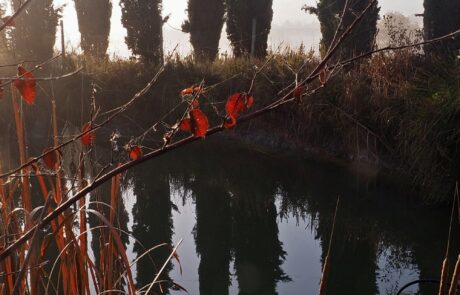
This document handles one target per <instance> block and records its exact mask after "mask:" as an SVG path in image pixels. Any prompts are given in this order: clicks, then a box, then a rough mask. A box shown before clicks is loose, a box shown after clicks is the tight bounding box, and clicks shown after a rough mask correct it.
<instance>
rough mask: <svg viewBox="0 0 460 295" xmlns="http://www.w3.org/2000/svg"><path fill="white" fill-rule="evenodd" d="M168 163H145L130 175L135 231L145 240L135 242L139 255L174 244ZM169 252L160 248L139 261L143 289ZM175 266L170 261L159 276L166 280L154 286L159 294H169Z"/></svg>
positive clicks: (139, 278) (167, 249)
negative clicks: (171, 276)
mask: <svg viewBox="0 0 460 295" xmlns="http://www.w3.org/2000/svg"><path fill="white" fill-rule="evenodd" d="M165 164H167V163H164V162H161V161H159V162H157V163H156V165H145V166H143V167H142V168H141V169H138V170H135V171H133V173H132V174H131V175H130V178H131V180H132V186H133V191H134V195H136V197H137V198H136V199H137V201H136V203H135V204H134V207H133V212H132V214H133V221H134V225H133V229H132V232H133V235H134V236H135V237H136V238H137V239H138V240H139V241H140V243H141V244H139V243H136V244H135V245H134V252H135V253H136V254H137V256H140V255H142V254H143V253H144V252H145V251H146V250H147V249H150V248H152V247H154V246H156V245H159V244H162V243H167V244H171V236H172V234H173V223H172V219H171V216H172V215H171V214H172V213H171V210H172V207H173V206H172V202H171V200H170V187H169V175H168V173H166V168H167V166H166V165H165ZM169 253H170V249H169V248H168V247H160V248H158V249H156V250H155V251H152V252H151V254H150V255H149V256H147V257H146V258H143V259H141V260H140V261H139V262H138V263H137V278H136V280H137V284H138V287H139V288H141V287H143V286H146V285H148V284H150V283H151V282H152V281H153V279H154V277H155V275H156V274H157V272H158V271H159V270H160V269H161V267H162V266H163V264H164V263H165V261H166V260H167V258H168V256H169ZM171 268H172V265H171V263H168V264H167V266H166V267H165V269H164V270H163V272H162V273H161V275H160V277H159V280H160V281H164V282H165V283H161V284H157V285H156V286H155V288H154V289H153V290H154V292H155V293H161V292H163V293H165V294H169V288H170V287H171V284H169V283H167V282H168V281H171V279H170V277H169V272H170V270H171Z"/></svg>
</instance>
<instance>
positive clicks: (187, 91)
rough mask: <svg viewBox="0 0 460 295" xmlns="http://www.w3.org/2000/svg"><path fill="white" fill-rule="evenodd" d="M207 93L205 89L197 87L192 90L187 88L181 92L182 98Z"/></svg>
mask: <svg viewBox="0 0 460 295" xmlns="http://www.w3.org/2000/svg"><path fill="white" fill-rule="evenodd" d="M204 92H205V90H204V88H203V87H200V86H197V87H190V88H185V89H184V90H182V91H181V92H180V94H181V95H182V96H185V95H200V94H203V93H204Z"/></svg>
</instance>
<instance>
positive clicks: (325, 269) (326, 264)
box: [318, 196, 340, 295]
mask: <svg viewBox="0 0 460 295" xmlns="http://www.w3.org/2000/svg"><path fill="white" fill-rule="evenodd" d="M339 202H340V196H339V197H338V198H337V203H336V205H335V212H334V218H333V219H332V229H331V236H330V237H329V246H328V248H327V254H326V258H325V259H324V266H323V271H322V273H321V280H320V283H319V291H318V295H324V294H325V292H326V291H325V290H326V285H327V279H328V277H329V271H330V265H329V264H330V263H329V256H330V254H331V249H332V239H333V237H334V230H335V221H336V218H337V211H339Z"/></svg>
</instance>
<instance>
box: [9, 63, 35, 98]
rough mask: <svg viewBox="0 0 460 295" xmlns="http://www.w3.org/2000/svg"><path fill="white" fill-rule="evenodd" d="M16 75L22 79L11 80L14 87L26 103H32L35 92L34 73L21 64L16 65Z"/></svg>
mask: <svg viewBox="0 0 460 295" xmlns="http://www.w3.org/2000/svg"><path fill="white" fill-rule="evenodd" d="M18 76H19V78H22V79H15V80H13V85H14V87H16V88H17V89H18V90H19V92H20V93H21V96H22V97H23V98H24V100H25V101H26V102H27V103H28V104H33V103H34V100H35V96H36V94H37V92H36V89H35V77H34V75H33V74H32V73H31V72H28V71H27V70H26V69H25V68H24V67H23V66H18Z"/></svg>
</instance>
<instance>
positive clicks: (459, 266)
mask: <svg viewBox="0 0 460 295" xmlns="http://www.w3.org/2000/svg"><path fill="white" fill-rule="evenodd" d="M459 280H460V255H458V258H457V263H456V264H455V269H454V273H453V275H452V281H451V282H450V289H449V295H455V294H457V286H458V281H459Z"/></svg>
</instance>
